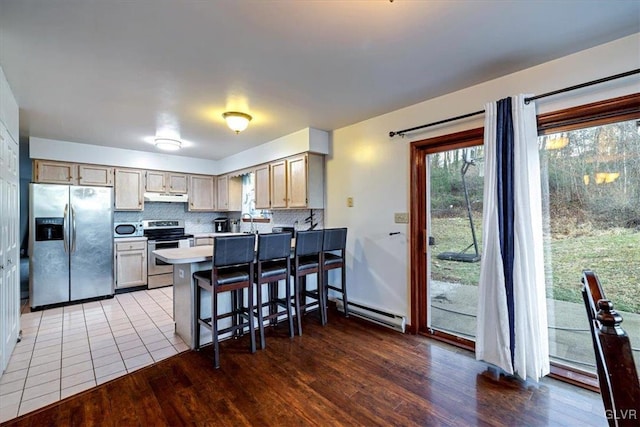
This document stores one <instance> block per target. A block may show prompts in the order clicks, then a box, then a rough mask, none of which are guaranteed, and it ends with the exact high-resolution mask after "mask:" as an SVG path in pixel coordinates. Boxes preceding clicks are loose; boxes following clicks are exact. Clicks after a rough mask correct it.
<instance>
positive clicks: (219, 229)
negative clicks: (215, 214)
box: [213, 217, 229, 233]
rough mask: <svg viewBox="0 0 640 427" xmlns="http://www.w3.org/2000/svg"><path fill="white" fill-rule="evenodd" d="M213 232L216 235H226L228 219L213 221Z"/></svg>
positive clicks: (221, 218) (222, 218)
mask: <svg viewBox="0 0 640 427" xmlns="http://www.w3.org/2000/svg"><path fill="white" fill-rule="evenodd" d="M213 231H215V232H216V233H228V232H229V218H224V217H220V218H216V219H214V220H213Z"/></svg>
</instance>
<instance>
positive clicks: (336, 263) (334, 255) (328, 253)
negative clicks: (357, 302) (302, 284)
mask: <svg viewBox="0 0 640 427" xmlns="http://www.w3.org/2000/svg"><path fill="white" fill-rule="evenodd" d="M346 246H347V229H346V228H344V227H343V228H325V229H324V236H323V240H322V277H324V290H325V295H326V297H327V298H328V294H329V289H331V290H334V291H338V292H341V293H342V301H343V302H344V316H345V317H349V305H348V303H347V274H346V268H345V261H344V260H345V256H344V254H345V249H346ZM336 268H339V269H341V282H340V287H337V286H334V285H330V284H329V273H328V272H329V270H334V269H336ZM325 304H326V302H325Z"/></svg>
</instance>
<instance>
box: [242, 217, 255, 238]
mask: <svg viewBox="0 0 640 427" xmlns="http://www.w3.org/2000/svg"><path fill="white" fill-rule="evenodd" d="M245 215H248V216H249V219H250V220H251V228H250V229H249V232H250V233H252V234H253V233H255V232H256V229H255V227H254V225H253V215H251V214H250V213H248V212H245V213H243V214H242V218H244V217H245Z"/></svg>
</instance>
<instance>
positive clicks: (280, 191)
mask: <svg viewBox="0 0 640 427" xmlns="http://www.w3.org/2000/svg"><path fill="white" fill-rule="evenodd" d="M270 170H271V175H270V182H271V186H270V188H271V208H274V209H277V208H286V207H287V161H286V160H279V161H277V162H273V163H271V165H270Z"/></svg>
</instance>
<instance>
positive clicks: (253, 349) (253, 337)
mask: <svg viewBox="0 0 640 427" xmlns="http://www.w3.org/2000/svg"><path fill="white" fill-rule="evenodd" d="M240 292H242V290H240ZM247 306H248V307H249V333H250V334H251V353H255V352H256V333H255V324H254V318H253V287H252V286H249V288H248V289H247ZM260 329H261V330H262V332H264V328H263V325H262V324H261V325H260Z"/></svg>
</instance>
